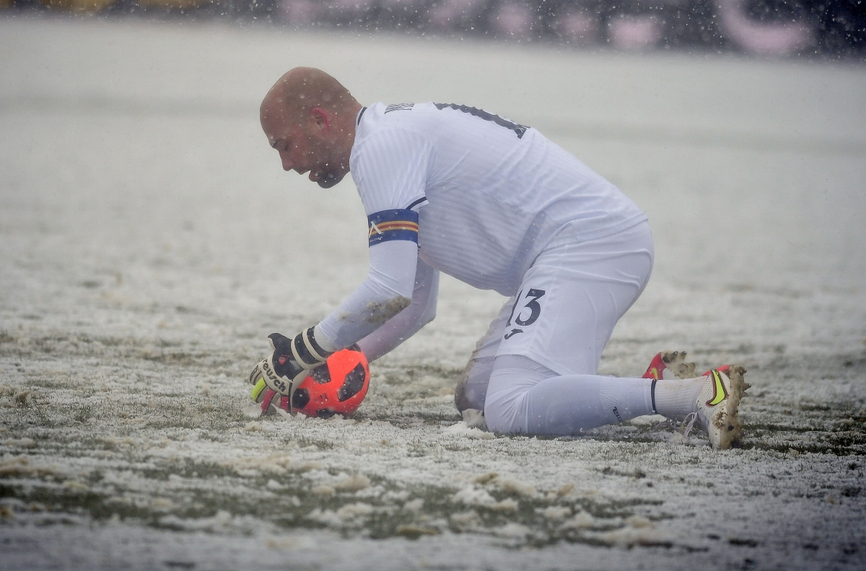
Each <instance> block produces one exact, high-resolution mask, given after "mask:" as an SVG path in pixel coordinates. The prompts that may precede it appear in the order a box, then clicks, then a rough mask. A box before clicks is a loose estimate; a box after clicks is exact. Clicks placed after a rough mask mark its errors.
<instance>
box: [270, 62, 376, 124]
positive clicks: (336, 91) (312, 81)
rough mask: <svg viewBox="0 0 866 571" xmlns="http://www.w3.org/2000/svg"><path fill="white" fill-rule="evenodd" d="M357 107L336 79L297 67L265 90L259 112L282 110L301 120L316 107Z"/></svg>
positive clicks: (338, 110) (336, 110) (345, 109)
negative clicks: (265, 93)
mask: <svg viewBox="0 0 866 571" xmlns="http://www.w3.org/2000/svg"><path fill="white" fill-rule="evenodd" d="M356 107H360V106H359V104H358V102H357V101H356V100H355V98H354V97H352V94H351V93H349V90H348V89H346V88H345V87H343V85H342V84H341V83H340V82H339V81H337V80H336V79H334V78H333V77H331V76H330V75H328V74H327V73H325V72H324V71H322V70H320V69H316V68H313V67H296V68H294V69H292V70H290V71H288V72H286V73H285V74H284V75H283V76H282V77H281V78H280V79H279V80H278V81H277V82H276V83H275V84H274V86H273V87H272V88H271V90H270V91H268V94H267V95H266V96H265V99H264V101H262V107H261V112H262V114H263V115H264V114H266V113H268V112H274V111H281V112H283V113H287V114H291V116H293V117H294V118H295V119H301V120H302V119H303V118H304V117H306V116H307V115H308V114H309V112H310V111H311V110H312V109H315V108H321V109H327V110H329V111H331V112H333V113H345V112H353V110H355V108H356Z"/></svg>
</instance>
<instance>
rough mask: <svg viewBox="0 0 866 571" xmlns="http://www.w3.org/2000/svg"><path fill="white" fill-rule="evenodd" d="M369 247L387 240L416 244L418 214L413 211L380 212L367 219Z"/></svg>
mask: <svg viewBox="0 0 866 571" xmlns="http://www.w3.org/2000/svg"><path fill="white" fill-rule="evenodd" d="M367 224H368V226H369V238H370V246H373V245H375V244H378V243H380V242H387V241H389V240H408V241H410V242H415V243H416V244H417V243H418V213H417V212H415V211H414V210H382V211H380V212H375V213H373V214H371V215H370V216H368V217H367Z"/></svg>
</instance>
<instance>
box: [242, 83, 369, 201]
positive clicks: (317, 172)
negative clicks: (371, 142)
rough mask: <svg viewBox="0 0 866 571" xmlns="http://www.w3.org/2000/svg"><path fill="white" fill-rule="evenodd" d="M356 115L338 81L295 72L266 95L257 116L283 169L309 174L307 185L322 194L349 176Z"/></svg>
mask: <svg viewBox="0 0 866 571" xmlns="http://www.w3.org/2000/svg"><path fill="white" fill-rule="evenodd" d="M360 110H361V104H360V103H358V101H357V100H356V99H355V98H354V97H352V94H351V93H349V90H348V89H346V88H345V87H343V86H342V85H341V84H340V82H339V81H337V80H336V79H334V78H333V77H331V76H330V75H328V74H327V73H325V72H324V71H322V70H320V69H315V68H311V67H296V68H294V69H292V70H290V71H289V72H288V73H286V74H285V75H283V76H282V77H281V78H280V79H279V80H278V81H277V82H276V83H275V84H274V86H273V87H272V88H271V89H270V91H268V94H267V95H266V96H265V98H264V100H262V105H261V108H260V110H259V113H260V119H261V123H262V129H263V130H264V132H265V134H266V135H267V137H268V142H269V143H270V145H271V146H272V147H273V148H275V149H276V150H277V151H279V153H280V160H281V161H282V163H283V168H284V169H285V170H287V171H288V170H294V171H297V172H298V173H300V174H304V173H306V172H309V173H310V180H312V181H314V182H317V183H318V184H319V186H322V187H325V188H327V187H330V186H333V185H335V184H337V183H338V182H339V181H340V180H342V178H343V177H344V176H345V175H346V174H347V173H348V172H349V156H350V155H351V152H352V144H353V143H354V141H355V118H356V117H357V115H358V112H359V111H360Z"/></svg>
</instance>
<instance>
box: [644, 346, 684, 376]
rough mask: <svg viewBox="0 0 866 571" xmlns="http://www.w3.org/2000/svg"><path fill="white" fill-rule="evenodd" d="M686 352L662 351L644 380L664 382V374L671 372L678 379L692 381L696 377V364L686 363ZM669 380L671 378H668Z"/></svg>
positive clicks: (652, 362) (647, 371) (648, 369)
mask: <svg viewBox="0 0 866 571" xmlns="http://www.w3.org/2000/svg"><path fill="white" fill-rule="evenodd" d="M685 360H686V352H685V351H662V352H661V353H658V354H656V356H655V357H653V360H652V361H651V362H650V366H649V367H648V368H647V370H646V373H644V374H643V378H644V379H655V380H657V381H661V380H664V372H665V371H670V372H671V373H673V375H674V376H675V377H677V378H678V379H691V378H694V376H695V364H694V363H686V362H685ZM668 378H671V377H670V376H668Z"/></svg>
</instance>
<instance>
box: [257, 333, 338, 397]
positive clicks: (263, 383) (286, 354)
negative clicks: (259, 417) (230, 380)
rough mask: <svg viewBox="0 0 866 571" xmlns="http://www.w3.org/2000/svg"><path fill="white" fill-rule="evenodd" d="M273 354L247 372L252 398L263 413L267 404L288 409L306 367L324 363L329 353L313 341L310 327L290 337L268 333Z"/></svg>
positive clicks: (313, 336) (311, 367) (312, 367)
mask: <svg viewBox="0 0 866 571" xmlns="http://www.w3.org/2000/svg"><path fill="white" fill-rule="evenodd" d="M268 339H269V340H270V342H271V347H272V348H273V350H274V352H273V354H272V355H271V356H270V357H268V358H266V359H262V360H261V361H259V363H258V364H257V365H256V366H255V367H254V368H253V370H252V372H251V373H250V379H249V381H250V384H251V385H253V390H252V394H251V395H250V396H252V399H253V400H254V401H255V402H256V403H259V404H261V405H262V413H263V414H267V413H268V412H269V410H270V407H271V406H275V407H277V408H280V409H282V410H285V411H286V412H288V413H291V412H292V407H291V400H292V393H293V392H294V389H295V388H297V387H298V385H300V384H301V383H302V382H303V381H304V379H305V378H306V376H307V373H308V371H309V370H310V369H314V368H315V367H318V366H319V365H321V364H322V363H324V362H325V361H326V360H327V358H328V357H329V356H330V355H331V353H330V352H328V351H325V350H324V349H322V348H321V347H320V346H319V344H318V343H317V342H316V339H315V335H314V334H313V328H312V327H310V328H309V329H307V330H305V331H302V332H301V333H298V334H297V335H296V336H295V337H294V338H293V339H289V338H288V337H286V336H285V335H281V334H279V333H272V334H271V335H269V336H268Z"/></svg>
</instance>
